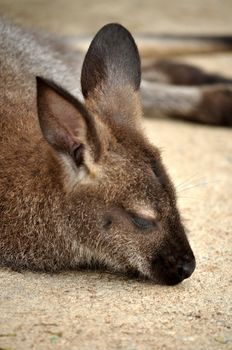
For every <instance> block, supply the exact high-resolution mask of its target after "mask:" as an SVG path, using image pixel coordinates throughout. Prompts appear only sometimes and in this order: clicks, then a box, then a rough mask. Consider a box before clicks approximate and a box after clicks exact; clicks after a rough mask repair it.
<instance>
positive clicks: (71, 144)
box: [39, 86, 86, 153]
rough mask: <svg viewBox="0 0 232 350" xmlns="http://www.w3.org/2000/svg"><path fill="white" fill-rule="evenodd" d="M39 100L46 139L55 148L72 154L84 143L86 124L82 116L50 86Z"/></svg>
mask: <svg viewBox="0 0 232 350" xmlns="http://www.w3.org/2000/svg"><path fill="white" fill-rule="evenodd" d="M39 99H40V102H41V104H40V105H39V117H40V124H41V128H42V131H43V134H44V136H45V138H46V139H47V141H48V142H49V143H50V144H52V145H53V146H55V148H57V149H59V150H61V151H62V150H63V151H65V152H69V153H71V152H72V151H73V149H74V148H75V146H76V145H78V144H80V143H81V141H82V142H83V141H84V137H85V133H86V124H85V121H84V120H83V117H82V115H81V114H80V112H79V111H78V110H77V109H76V108H75V107H74V106H73V104H72V103H71V102H69V101H68V100H66V99H65V97H63V96H61V95H60V94H59V93H58V92H56V91H55V90H53V89H52V88H50V87H49V86H45V87H44V88H43V91H42V94H40V96H39Z"/></svg>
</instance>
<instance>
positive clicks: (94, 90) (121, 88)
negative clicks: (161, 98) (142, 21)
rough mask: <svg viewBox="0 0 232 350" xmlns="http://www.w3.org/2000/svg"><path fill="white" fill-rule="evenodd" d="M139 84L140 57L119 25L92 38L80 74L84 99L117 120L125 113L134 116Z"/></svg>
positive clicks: (109, 27) (134, 45)
mask: <svg viewBox="0 0 232 350" xmlns="http://www.w3.org/2000/svg"><path fill="white" fill-rule="evenodd" d="M140 81H141V64H140V57H139V53H138V49H137V46H136V44H135V41H134V39H133V37H132V36H131V34H130V33H129V31H128V30H127V29H125V28H124V27H123V26H121V25H120V24H113V23H112V24H107V25H106V26H104V27H103V28H102V29H101V30H100V31H99V32H98V33H97V34H96V36H95V37H94V39H93V41H92V42H91V44H90V47H89V50H88V52H87V54H86V56H85V60H84V63H83V67H82V74H81V87H82V93H83V95H84V97H85V99H86V100H87V102H88V101H91V102H92V104H93V105H94V108H95V109H97V110H98V112H101V114H102V112H103V113H105V114H107V115H108V116H109V114H111V117H113V116H112V115H113V114H116V115H120V118H121V113H122V112H124V114H127V113H125V109H126V112H129V113H134V109H135V108H136V107H135V96H136V99H137V97H138V94H137V92H138V90H139V87H140ZM137 102H138V103H139V101H137ZM125 106H127V107H128V108H127V107H126V108H125Z"/></svg>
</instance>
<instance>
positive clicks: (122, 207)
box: [0, 24, 195, 284]
mask: <svg viewBox="0 0 232 350" xmlns="http://www.w3.org/2000/svg"><path fill="white" fill-rule="evenodd" d="M11 31H13V32H14V31H15V33H16V35H17V36H18V37H17V39H18V40H15V39H14V40H13V41H12V39H11V38H12V35H9V33H11ZM1 40H2V43H1V45H0V48H1V55H2V59H3V60H6V62H8V60H9V57H8V56H7V55H8V54H9V50H8V53H7V55H6V54H5V53H4V52H5V51H4V47H5V46H6V45H8V47H9V48H10V50H11V51H10V52H11V57H10V60H9V64H8V65H6V67H7V68H6V67H5V68H4V70H3V75H4V81H6V84H5V85H4V86H3V87H2V88H1V95H2V96H1V97H2V100H3V101H2V104H3V107H4V108H3V109H2V111H1V112H0V113H1V115H0V130H1V138H0V159H1V167H0V264H1V265H2V266H3V265H5V266H11V267H13V268H15V269H21V268H27V269H31V270H39V271H59V270H63V269H73V268H80V267H81V266H88V267H94V266H96V265H99V266H104V267H106V268H107V269H109V270H111V271H115V272H119V273H124V274H127V275H131V274H136V275H138V276H140V277H142V278H146V279H150V280H151V281H154V282H159V283H165V284H176V283H179V282H181V281H182V280H183V279H185V278H188V277H189V276H190V275H191V274H192V272H193V271H194V268H195V258H194V255H193V253H192V250H191V248H190V245H189V243H188V240H187V237H186V234H185V230H184V228H183V225H182V222H181V219H180V216H179V212H178V209H177V205H176V195H175V189H174V187H173V184H172V182H171V180H170V178H169V176H168V174H167V172H166V169H165V167H164V166H163V163H162V160H161V156H160V153H159V151H158V149H157V148H155V147H154V146H152V145H151V144H150V143H149V142H148V141H147V139H146V137H145V136H144V134H143V132H142V131H141V127H140V120H141V117H142V112H141V103H140V99H139V86H140V80H141V67H140V58H139V54H138V50H137V47H136V44H135V42H134V39H133V38H132V36H131V34H130V33H129V32H128V31H127V30H126V29H125V28H124V27H122V26H121V25H119V24H109V25H106V26H105V27H103V28H102V29H101V30H100V31H99V32H98V33H97V35H96V36H95V38H94V39H93V41H92V43H91V45H90V49H89V51H88V52H87V55H86V57H85V60H84V63H83V69H82V75H81V86H82V91H83V95H84V98H85V100H84V103H82V102H80V101H79V100H78V99H76V98H75V97H74V96H73V95H72V94H71V93H70V92H69V91H67V90H68V89H64V88H62V87H60V85H59V84H56V83H55V81H56V77H57V79H58V80H59V81H60V80H62V79H61V77H60V74H62V72H66V73H65V76H64V77H63V81H64V85H65V86H66V81H67V85H69V84H70V86H71V85H73V79H74V78H73V76H72V73H71V72H69V69H68V67H66V66H65V62H62V65H61V66H60V61H59V62H58V61H57V62H56V61H55V60H54V59H53V55H52V53H51V54H49V50H51V49H50V46H49V47H47V46H46V42H45V43H44V44H41V41H39V42H37V41H36V39H35V38H34V37H31V36H30V35H29V34H27V33H25V32H24V31H22V30H21V31H17V30H16V29H15V28H14V27H11V26H10V25H9V24H5V25H4V30H3V35H2V38H1ZM21 41H23V42H24V47H27V48H29V47H30V50H29V49H28V50H29V51H28V50H27V51H26V52H25V54H24V55H22V54H20V55H19V54H18V53H19V52H21V51H20V50H21V48H20V43H21ZM33 49H36V50H37V51H36V50H35V51H36V52H40V53H41V57H42V58H43V57H44V56H43V55H45V57H47V59H46V60H40V57H38V58H37V57H34V56H33ZM54 50H55V49H54ZM46 55H47V56H46ZM29 56H30V57H29ZM32 56H33V60H32V59H31V57H32ZM16 67H17V69H16ZM49 67H52V72H53V76H52V79H51V76H50V75H49V74H50V73H51V72H50V70H49ZM64 67H65V69H64ZM28 72H30V74H29V73H28ZM36 77H37V79H36ZM75 79H76V80H77V81H78V77H76V78H75ZM76 80H74V81H76ZM76 84H77V85H78V82H77V83H76ZM22 89H23V95H22V94H21V93H20V94H19V91H21V92H22ZM70 90H72V89H70ZM9 99H10V100H9Z"/></svg>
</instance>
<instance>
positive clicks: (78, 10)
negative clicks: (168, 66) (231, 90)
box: [0, 0, 232, 74]
mask: <svg viewBox="0 0 232 350" xmlns="http://www.w3.org/2000/svg"><path fill="white" fill-rule="evenodd" d="M0 14H2V15H6V16H7V17H10V18H12V19H13V20H14V22H16V23H20V24H23V25H24V26H29V27H35V28H39V29H42V30H44V31H48V32H52V33H56V34H60V35H77V34H91V35H94V34H95V33H96V31H97V30H98V29H99V28H100V27H101V26H103V25H104V24H106V23H108V22H119V23H121V24H123V25H124V26H126V27H127V28H128V29H129V30H130V31H132V33H133V34H136V33H156V34H158V33H171V34H173V33H180V34H185V33H192V34H230V33H232V1H231V0H194V1H193V0H192V1H191V0H173V1H170V0H143V1H139V0H117V1H112V0H110V1H107V0H99V1H94V0H66V1H65V0H53V1H46V0H0ZM231 57H232V56H231V55H230V54H228V53H227V54H220V53H219V54H215V55H213V57H212V55H211V54H210V55H203V56H202V55H201V56H200V57H199V56H196V55H194V56H193V57H192V56H190V55H188V56H186V57H183V59H184V60H185V61H186V62H189V63H195V64H198V65H200V66H202V67H203V68H206V69H208V70H211V71H215V70H216V71H220V72H221V73H225V74H230V69H228V67H229V66H230V65H231ZM208 58H210V60H209V59H208Z"/></svg>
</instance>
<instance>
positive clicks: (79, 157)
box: [72, 144, 84, 166]
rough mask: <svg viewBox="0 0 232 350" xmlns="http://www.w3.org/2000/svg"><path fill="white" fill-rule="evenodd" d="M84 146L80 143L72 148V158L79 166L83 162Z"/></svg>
mask: <svg viewBox="0 0 232 350" xmlns="http://www.w3.org/2000/svg"><path fill="white" fill-rule="evenodd" d="M83 153H84V146H83V145H82V144H80V145H77V146H76V147H75V148H74V150H73V154H72V156H73V159H74V161H75V163H76V166H80V165H81V164H83V162H84V155H83Z"/></svg>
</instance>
